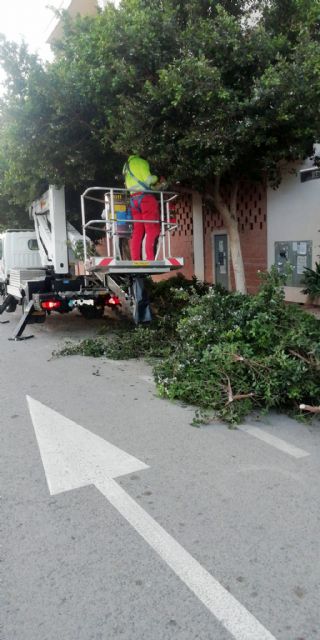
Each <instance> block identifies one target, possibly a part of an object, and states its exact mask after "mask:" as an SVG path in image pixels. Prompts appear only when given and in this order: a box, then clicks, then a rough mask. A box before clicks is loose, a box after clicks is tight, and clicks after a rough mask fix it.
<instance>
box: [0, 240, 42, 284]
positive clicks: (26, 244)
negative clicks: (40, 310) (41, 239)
mask: <svg viewBox="0 0 320 640" xmlns="http://www.w3.org/2000/svg"><path fill="white" fill-rule="evenodd" d="M41 267H42V264H41V259H40V253H39V247H38V241H37V237H36V234H35V231H32V230H31V229H19V230H15V229H8V230H7V231H4V232H3V233H1V234H0V288H1V285H4V284H5V283H7V282H8V277H9V273H10V270H11V269H37V268H41Z"/></svg>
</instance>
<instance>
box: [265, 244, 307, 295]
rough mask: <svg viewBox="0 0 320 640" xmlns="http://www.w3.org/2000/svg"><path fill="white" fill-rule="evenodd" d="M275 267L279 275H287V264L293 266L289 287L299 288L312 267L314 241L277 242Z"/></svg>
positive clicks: (275, 245) (288, 281)
mask: <svg viewBox="0 0 320 640" xmlns="http://www.w3.org/2000/svg"><path fill="white" fill-rule="evenodd" d="M274 247H275V265H276V267H277V269H278V271H279V273H285V268H286V265H287V264H290V265H291V266H292V269H293V271H292V275H290V276H289V277H288V280H287V285H288V286H290V287H299V286H300V285H301V279H302V276H303V273H304V270H305V268H306V267H308V268H309V269H311V267H312V240H297V241H296V242H292V241H288V242H286V241H284V242H275V243H274Z"/></svg>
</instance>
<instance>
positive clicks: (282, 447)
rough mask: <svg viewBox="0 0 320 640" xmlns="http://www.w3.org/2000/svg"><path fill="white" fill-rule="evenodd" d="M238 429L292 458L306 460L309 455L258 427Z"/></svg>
mask: <svg viewBox="0 0 320 640" xmlns="http://www.w3.org/2000/svg"><path fill="white" fill-rule="evenodd" d="M239 429H240V430H241V431H244V432H245V433H248V434H249V435H250V436H253V437H254V438H258V440H262V441H263V442H266V443H267V444H270V445H271V447H275V448H276V449H279V451H283V453H287V454H288V455H289V456H292V457H293V458H297V459H299V458H306V457H307V456H309V455H310V453H308V452H307V451H304V449H299V447H295V446H294V445H293V444H290V443H289V442H286V441H285V440H281V438H277V436H272V435H271V434H270V433H267V431H263V430H262V429H260V428H258V427H249V426H248V427H247V426H241V427H239Z"/></svg>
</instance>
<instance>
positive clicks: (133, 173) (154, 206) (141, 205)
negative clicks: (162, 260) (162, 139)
mask: <svg viewBox="0 0 320 640" xmlns="http://www.w3.org/2000/svg"><path fill="white" fill-rule="evenodd" d="M122 173H123V175H124V181H125V186H126V189H128V191H130V196H131V197H130V208H131V215H132V219H133V220H137V222H134V223H133V232H132V238H131V243H130V251H131V259H132V260H141V257H142V255H141V254H142V242H143V239H144V237H145V254H146V256H145V257H146V260H154V259H155V253H156V244H157V240H158V238H159V235H160V209H159V202H158V200H157V198H156V196H155V195H154V194H153V193H150V191H151V190H152V189H156V188H158V189H159V188H161V187H163V186H164V182H163V178H161V182H159V180H158V178H157V176H154V175H152V174H151V171H150V165H149V162H148V161H147V160H144V159H143V158H140V156H137V155H132V156H129V158H128V160H127V162H126V163H125V165H124V167H123V171H122Z"/></svg>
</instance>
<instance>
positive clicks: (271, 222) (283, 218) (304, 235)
mask: <svg viewBox="0 0 320 640" xmlns="http://www.w3.org/2000/svg"><path fill="white" fill-rule="evenodd" d="M317 153H318V154H319V153H320V146H318V145H317ZM312 165H313V162H312V161H310V160H306V161H305V162H304V163H303V165H301V166H300V167H297V169H296V170H297V174H296V175H292V174H291V175H288V174H287V175H285V176H284V178H283V180H282V183H281V185H280V187H279V189H276V190H273V189H271V188H269V189H268V193H267V202H268V209H267V211H268V267H269V268H270V267H271V265H273V264H274V262H275V242H279V241H282V242H285V241H293V242H295V241H299V240H300V241H307V240H311V241H312V267H314V265H315V262H316V261H319V254H320V233H319V230H320V179H317V180H310V181H308V182H304V183H302V182H300V174H299V171H300V169H305V168H307V167H311V166H312ZM286 298H287V299H288V300H293V301H297V302H305V301H306V297H305V296H304V295H303V294H302V293H301V287H286Z"/></svg>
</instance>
